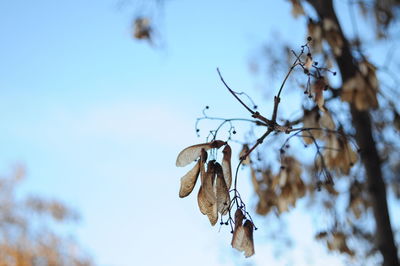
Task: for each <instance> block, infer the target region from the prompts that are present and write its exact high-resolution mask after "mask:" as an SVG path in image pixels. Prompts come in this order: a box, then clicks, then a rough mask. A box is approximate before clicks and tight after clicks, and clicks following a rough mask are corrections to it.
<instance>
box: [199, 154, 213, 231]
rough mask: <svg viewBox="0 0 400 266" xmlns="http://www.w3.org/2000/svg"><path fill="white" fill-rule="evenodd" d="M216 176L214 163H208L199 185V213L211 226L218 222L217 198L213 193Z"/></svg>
mask: <svg viewBox="0 0 400 266" xmlns="http://www.w3.org/2000/svg"><path fill="white" fill-rule="evenodd" d="M215 174H216V166H215V161H210V162H208V165H207V172H206V175H205V177H204V180H203V183H202V184H201V187H200V190H199V194H198V195H197V203H198V205H199V209H200V212H201V213H202V214H204V215H207V216H208V219H209V220H210V223H211V225H215V224H216V223H217V220H218V209H217V197H216V195H215V192H214V181H215Z"/></svg>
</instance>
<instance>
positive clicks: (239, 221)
mask: <svg viewBox="0 0 400 266" xmlns="http://www.w3.org/2000/svg"><path fill="white" fill-rule="evenodd" d="M243 219H244V214H243V212H242V210H241V209H237V210H236V212H235V228H237V227H238V226H242V224H243Z"/></svg>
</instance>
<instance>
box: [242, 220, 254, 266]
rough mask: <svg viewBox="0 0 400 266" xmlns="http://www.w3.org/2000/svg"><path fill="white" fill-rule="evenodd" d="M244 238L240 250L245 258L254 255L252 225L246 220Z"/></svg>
mask: <svg viewBox="0 0 400 266" xmlns="http://www.w3.org/2000/svg"><path fill="white" fill-rule="evenodd" d="M243 229H244V238H243V242H242V249H243V250H244V255H245V257H246V258H248V257H250V256H253V255H254V240H253V223H252V222H251V221H249V220H247V221H246V222H245V223H244V225H243Z"/></svg>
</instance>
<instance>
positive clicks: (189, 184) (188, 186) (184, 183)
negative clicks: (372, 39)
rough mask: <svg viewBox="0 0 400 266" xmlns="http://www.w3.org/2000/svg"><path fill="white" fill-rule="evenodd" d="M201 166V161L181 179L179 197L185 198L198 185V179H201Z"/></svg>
mask: <svg viewBox="0 0 400 266" xmlns="http://www.w3.org/2000/svg"><path fill="white" fill-rule="evenodd" d="M200 164H201V161H200V160H199V161H198V162H197V163H196V164H195V166H194V167H193V168H192V169H191V170H190V171H189V172H187V173H186V175H184V176H183V177H182V178H181V188H180V190H179V197H181V198H184V197H186V196H188V195H189V194H190V193H191V192H192V191H193V188H194V186H195V185H196V181H197V178H198V177H199V173H200Z"/></svg>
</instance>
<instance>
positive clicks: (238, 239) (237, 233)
mask: <svg viewBox="0 0 400 266" xmlns="http://www.w3.org/2000/svg"><path fill="white" fill-rule="evenodd" d="M244 238H245V231H244V228H243V226H242V225H240V226H238V227H236V225H235V230H233V236H232V242H231V245H232V247H233V248H235V249H237V250H239V251H243V246H242V243H243V239H244Z"/></svg>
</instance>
